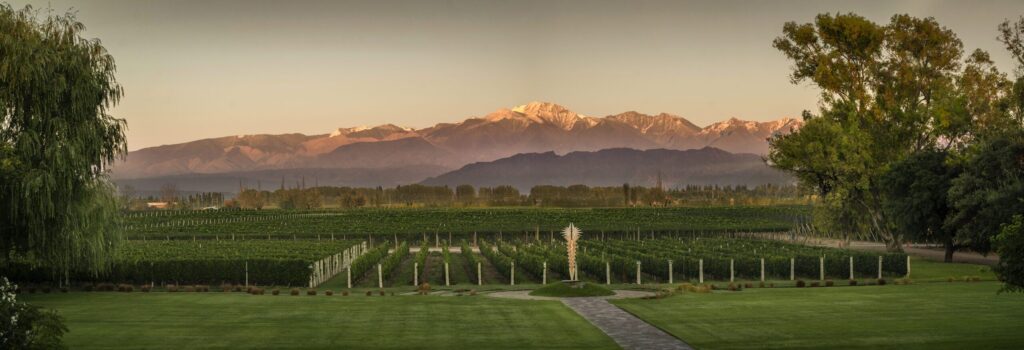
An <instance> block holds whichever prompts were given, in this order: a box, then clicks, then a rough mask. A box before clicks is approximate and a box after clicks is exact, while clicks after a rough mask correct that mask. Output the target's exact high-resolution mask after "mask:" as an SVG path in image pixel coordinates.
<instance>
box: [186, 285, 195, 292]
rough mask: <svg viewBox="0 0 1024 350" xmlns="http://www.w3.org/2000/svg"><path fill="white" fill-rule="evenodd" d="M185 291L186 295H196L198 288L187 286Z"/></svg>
mask: <svg viewBox="0 0 1024 350" xmlns="http://www.w3.org/2000/svg"><path fill="white" fill-rule="evenodd" d="M183 290H184V291H185V292H186V293H194V292H195V291H196V287H195V286H185V288H184V289H183Z"/></svg>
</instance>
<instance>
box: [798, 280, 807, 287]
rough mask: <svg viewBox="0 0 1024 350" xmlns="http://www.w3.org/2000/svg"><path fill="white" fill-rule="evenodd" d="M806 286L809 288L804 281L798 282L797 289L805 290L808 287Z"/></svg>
mask: <svg viewBox="0 0 1024 350" xmlns="http://www.w3.org/2000/svg"><path fill="white" fill-rule="evenodd" d="M806 286H807V282H804V280H796V287H797V288H803V287H806Z"/></svg>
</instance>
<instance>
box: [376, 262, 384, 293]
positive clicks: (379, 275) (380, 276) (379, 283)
mask: <svg viewBox="0 0 1024 350" xmlns="http://www.w3.org/2000/svg"><path fill="white" fill-rule="evenodd" d="M377 288H384V271H382V270H381V267H380V264H377Z"/></svg>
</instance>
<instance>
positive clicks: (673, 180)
mask: <svg viewBox="0 0 1024 350" xmlns="http://www.w3.org/2000/svg"><path fill="white" fill-rule="evenodd" d="M659 179H660V181H661V183H662V185H663V186H664V187H665V188H673V187H677V186H683V185H748V186H756V185H762V184H776V185H783V184H791V183H792V182H793V180H792V178H791V177H789V176H787V175H786V174H784V173H782V172H780V171H778V170H775V169H772V168H770V167H769V166H768V165H766V164H765V163H764V161H763V160H762V159H761V157H760V156H757V155H753V154H733V153H729V152H725V151H722V150H720V149H717V148H711V147H707V148H702V149H697V150H685V151H680V150H668V149H651V150H635V149H628V148H614V149H606V150H601V151H595V152H570V153H568V154H565V155H561V156H560V155H557V154H555V153H554V152H545V153H527V154H517V155H515V156H512V157H508V158H503V159H499V160H495V161H492V162H480V163H473V164H469V165H466V166H464V167H462V168H461V169H459V170H455V171H452V172H448V173H445V174H442V175H439V176H436V177H432V178H429V179H427V180H424V181H423V182H422V184H425V185H448V186H457V185H461V184H470V185H474V186H487V187H491V186H498V185H511V186H514V187H516V188H518V189H519V190H520V191H529V189H530V188H531V187H533V186H536V185H557V186H569V185H576V184H582V185H588V186H620V185H622V184H623V183H629V184H632V185H641V186H655V185H656V184H657V183H658V181H659Z"/></svg>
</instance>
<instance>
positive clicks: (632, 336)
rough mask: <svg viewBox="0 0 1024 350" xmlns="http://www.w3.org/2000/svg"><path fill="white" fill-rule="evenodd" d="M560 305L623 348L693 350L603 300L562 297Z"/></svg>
mask: <svg viewBox="0 0 1024 350" xmlns="http://www.w3.org/2000/svg"><path fill="white" fill-rule="evenodd" d="M562 302H563V303H565V305H567V306H569V308H571V309H573V311H576V313H578V314H580V316H583V318H585V319H587V321H590V323H592V324H594V325H595V326H597V328H600V329H601V330H602V331H604V333H605V334H608V336H610V337H612V339H614V340H615V342H616V343H618V344H619V345H620V346H622V348H624V349H693V348H691V347H690V346H689V345H686V343H684V342H683V341H681V340H679V339H678V338H676V337H673V336H671V335H669V334H668V333H665V332H663V331H662V330H660V329H657V328H655V327H654V326H652V325H650V324H648V323H647V322H644V321H643V320H641V319H639V318H636V316H633V315H632V314H630V313H628V312H625V311H623V310H622V309H620V308H618V307H616V306H614V305H612V304H610V303H608V301H607V300H604V299H600V298H563V299H562Z"/></svg>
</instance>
